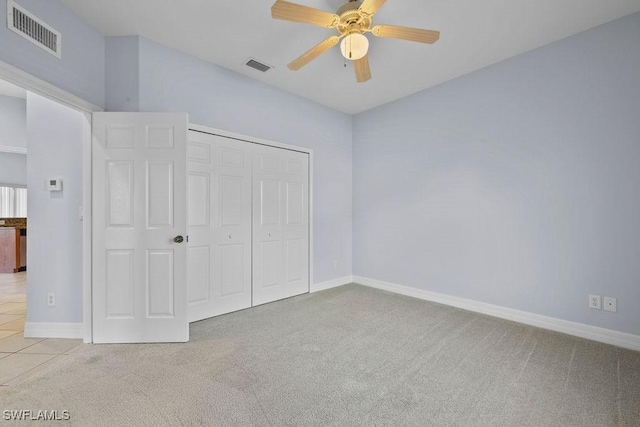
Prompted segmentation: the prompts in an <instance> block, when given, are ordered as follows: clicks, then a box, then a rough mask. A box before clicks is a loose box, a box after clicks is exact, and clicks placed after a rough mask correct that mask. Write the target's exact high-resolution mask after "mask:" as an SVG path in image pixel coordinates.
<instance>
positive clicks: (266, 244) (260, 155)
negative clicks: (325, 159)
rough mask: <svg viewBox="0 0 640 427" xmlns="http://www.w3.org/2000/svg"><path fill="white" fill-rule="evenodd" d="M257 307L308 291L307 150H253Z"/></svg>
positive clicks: (262, 147) (254, 261)
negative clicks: (303, 151)
mask: <svg viewBox="0 0 640 427" xmlns="http://www.w3.org/2000/svg"><path fill="white" fill-rule="evenodd" d="M253 153H254V154H253V305H259V304H264V303H267V302H270V301H276V300H279V299H282V298H288V297H291V296H294V295H300V294H303V293H306V292H308V291H309V159H308V154H306V153H300V152H296V151H291V150H284V149H279V148H274V147H268V146H263V145H256V146H255V147H254V151H253Z"/></svg>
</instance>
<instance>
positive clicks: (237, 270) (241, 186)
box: [187, 131, 252, 322]
mask: <svg viewBox="0 0 640 427" xmlns="http://www.w3.org/2000/svg"><path fill="white" fill-rule="evenodd" d="M188 145H189V149H188V151H187V152H188V160H189V164H188V167H189V183H190V184H189V188H188V212H189V215H188V218H189V251H190V258H189V259H190V268H189V271H188V274H187V278H188V279H187V282H188V286H187V288H188V290H189V321H191V322H193V321H196V320H201V319H206V318H209V317H213V316H217V315H220V314H224V313H229V312H232V311H236V310H241V309H243V308H247V307H251V215H252V211H251V185H252V182H251V151H252V147H251V144H249V143H247V142H243V141H236V140H230V139H228V138H223V137H219V136H215V135H210V134H205V133H201V132H195V131H190V132H189V142H188ZM207 257H208V261H207V262H206V263H205V259H207Z"/></svg>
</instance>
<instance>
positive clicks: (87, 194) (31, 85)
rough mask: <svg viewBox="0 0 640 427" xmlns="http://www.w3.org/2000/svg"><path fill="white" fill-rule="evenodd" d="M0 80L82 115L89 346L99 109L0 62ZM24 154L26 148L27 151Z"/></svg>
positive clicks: (84, 280)
mask: <svg viewBox="0 0 640 427" xmlns="http://www.w3.org/2000/svg"><path fill="white" fill-rule="evenodd" d="M0 79H2V80H5V81H7V82H9V83H13V84H14V85H16V86H20V87H21V88H23V89H26V90H28V91H29V92H33V93H36V94H38V95H40V96H44V97H45V98H49V99H51V100H52V101H56V102H58V103H60V104H63V105H66V106H67V107H70V108H73V109H74V110H77V111H79V112H81V113H83V115H84V121H83V125H82V127H83V130H82V135H83V140H82V206H83V221H82V317H83V339H84V342H86V343H90V342H92V324H91V319H92V306H91V227H92V217H91V173H92V170H91V145H92V144H91V115H92V113H94V112H99V111H103V109H102V108H100V107H98V106H97V105H94V104H92V103H90V102H87V101H85V100H84V99H82V98H79V97H77V96H75V95H73V94H71V93H69V92H67V91H65V90H62V89H60V88H58V87H57V86H54V85H52V84H51V83H49V82H46V81H44V80H42V79H39V78H38V77H35V76H33V75H31V74H29V73H27V72H25V71H22V70H21V69H19V68H16V67H14V66H13V65H10V64H7V63H6V62H3V61H0ZM27 150H28V147H27Z"/></svg>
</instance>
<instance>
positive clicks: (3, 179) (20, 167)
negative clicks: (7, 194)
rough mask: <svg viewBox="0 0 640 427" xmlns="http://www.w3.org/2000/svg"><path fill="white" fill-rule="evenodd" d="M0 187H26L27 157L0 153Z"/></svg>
mask: <svg viewBox="0 0 640 427" xmlns="http://www.w3.org/2000/svg"><path fill="white" fill-rule="evenodd" d="M0 185H17V186H20V187H26V185H27V155H26V154H18V153H3V152H0Z"/></svg>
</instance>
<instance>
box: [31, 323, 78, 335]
mask: <svg viewBox="0 0 640 427" xmlns="http://www.w3.org/2000/svg"><path fill="white" fill-rule="evenodd" d="M24 337H25V338H79V339H82V338H84V324H83V323H48V322H27V323H25V324H24Z"/></svg>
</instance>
